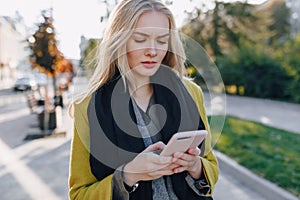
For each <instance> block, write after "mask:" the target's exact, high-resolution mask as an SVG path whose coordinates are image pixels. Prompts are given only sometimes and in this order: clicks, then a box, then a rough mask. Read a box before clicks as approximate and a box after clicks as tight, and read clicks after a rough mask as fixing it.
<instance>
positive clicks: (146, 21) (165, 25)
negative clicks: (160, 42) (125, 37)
mask: <svg viewBox="0 0 300 200" xmlns="http://www.w3.org/2000/svg"><path fill="white" fill-rule="evenodd" d="M135 29H138V30H140V31H142V30H144V31H151V30H156V31H166V30H167V31H168V30H169V29H170V27H169V18H168V17H167V15H165V14H163V13H161V12H157V11H150V12H145V13H143V14H142V15H141V16H140V17H139V18H138V20H137V23H136V25H135Z"/></svg>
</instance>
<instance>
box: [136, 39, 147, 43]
mask: <svg viewBox="0 0 300 200" xmlns="http://www.w3.org/2000/svg"><path fill="white" fill-rule="evenodd" d="M134 41H135V42H137V43H142V42H145V41H146V40H145V39H134Z"/></svg>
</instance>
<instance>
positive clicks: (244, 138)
mask: <svg viewBox="0 0 300 200" xmlns="http://www.w3.org/2000/svg"><path fill="white" fill-rule="evenodd" d="M282 123H284V122H282ZM212 131H213V127H212ZM213 135H214V134H213ZM214 148H215V149H217V150H218V151H221V152H223V153H225V154H226V155H228V156H229V157H231V158H233V159H234V160H236V161H237V162H238V163H239V164H241V165H243V166H245V167H246V168H248V169H249V170H251V171H253V172H254V173H256V174H258V175H259V176H261V177H264V178H265V179H268V180H270V181H271V182H273V183H275V184H277V185H279V186H280V187H282V188H284V189H286V190H288V191H290V192H292V193H294V194H296V195H297V196H300V134H295V133H291V132H287V131H283V130H279V129H276V128H271V127H268V126H265V125H262V124H260V123H256V122H252V121H247V120H242V119H238V118H234V117H226V120H225V124H224V128H223V131H222V134H221V135H220V137H219V138H218V141H217V144H216V145H215V147H214Z"/></svg>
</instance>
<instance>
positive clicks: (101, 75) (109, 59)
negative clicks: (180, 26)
mask: <svg viewBox="0 0 300 200" xmlns="http://www.w3.org/2000/svg"><path fill="white" fill-rule="evenodd" d="M149 11H156V12H161V13H163V14H165V15H166V16H167V17H168V19H169V28H170V41H169V49H168V52H167V54H166V56H165V58H164V60H163V62H162V64H163V65H166V66H169V67H171V68H172V69H174V70H175V71H176V72H178V74H179V76H180V77H182V76H183V73H184V61H185V53H184V49H183V45H182V42H181V40H180V37H179V34H178V33H177V31H176V25H175V20H174V17H173V14H172V13H171V11H170V10H169V9H168V8H167V7H166V5H164V4H163V3H162V2H161V1H160V0H121V1H120V2H119V4H118V5H117V6H116V7H115V9H114V11H113V12H112V13H111V15H110V17H109V19H108V25H107V28H106V31H105V32H104V36H103V39H102V41H101V43H100V44H99V45H98V49H97V54H96V55H97V57H96V59H97V65H96V68H95V71H94V73H93V75H92V77H91V79H90V82H89V85H88V90H87V91H86V92H85V93H83V94H82V95H80V96H79V97H78V98H77V99H76V100H75V103H79V102H81V101H82V100H84V99H85V98H86V97H88V96H90V95H91V94H92V93H93V92H95V91H96V90H97V89H98V88H99V87H101V86H102V85H103V84H105V83H106V82H107V81H108V80H109V79H110V78H111V77H112V76H113V75H114V73H115V71H116V67H118V69H119V71H120V73H121V75H122V78H123V81H125V78H124V77H125V76H124V75H125V74H126V78H127V79H130V77H132V75H131V74H130V72H129V71H130V70H129V69H130V67H129V65H128V61H127V56H126V53H124V52H126V43H127V40H128V39H129V38H130V36H131V32H132V30H133V29H134V27H135V25H136V23H137V21H138V19H139V17H140V16H141V15H142V14H143V13H145V12H149Z"/></svg>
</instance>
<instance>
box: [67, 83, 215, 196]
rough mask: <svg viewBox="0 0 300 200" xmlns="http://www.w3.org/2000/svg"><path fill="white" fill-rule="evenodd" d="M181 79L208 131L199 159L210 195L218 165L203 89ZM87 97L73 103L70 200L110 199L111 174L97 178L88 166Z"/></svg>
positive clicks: (88, 99)
mask: <svg viewBox="0 0 300 200" xmlns="http://www.w3.org/2000/svg"><path fill="white" fill-rule="evenodd" d="M183 82H184V84H185V86H186V88H187V90H188V91H189V93H190V95H191V96H192V97H193V99H194V101H195V103H196V105H197V107H198V110H199V113H200V115H201V119H202V120H203V122H204V125H205V128H206V130H208V132H209V135H208V136H207V138H206V140H205V153H204V155H205V156H204V157H203V158H202V157H201V161H202V165H203V172H204V175H205V177H206V180H207V181H208V183H209V185H210V188H211V192H210V193H209V194H208V195H207V196H211V195H212V192H213V189H214V185H215V184H216V182H217V180H218V175H219V167H218V161H217V158H216V156H215V155H214V153H213V151H212V149H211V133H210V128H209V124H208V120H207V116H206V111H205V108H204V99H203V93H202V90H201V88H200V87H199V86H198V85H196V84H195V83H194V82H192V81H190V80H188V79H184V80H183ZM89 101H90V97H88V98H86V99H85V100H84V101H82V102H81V103H79V104H74V105H73V109H74V110H73V111H74V113H73V116H74V126H73V135H72V142H71V153H70V169H69V198H70V199H72V200H73V199H80V200H82V199H88V200H89V199H91V200H98V199H99V200H110V199H112V176H113V174H111V175H109V176H107V177H106V178H105V179H103V180H101V181H98V180H97V179H96V177H95V176H94V175H93V174H92V172H91V169H90V162H89V157H90V153H89V149H90V148H89V147H90V138H89V137H90V135H89V134H90V131H89V124H88V117H87V107H88V104H89Z"/></svg>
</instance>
